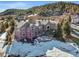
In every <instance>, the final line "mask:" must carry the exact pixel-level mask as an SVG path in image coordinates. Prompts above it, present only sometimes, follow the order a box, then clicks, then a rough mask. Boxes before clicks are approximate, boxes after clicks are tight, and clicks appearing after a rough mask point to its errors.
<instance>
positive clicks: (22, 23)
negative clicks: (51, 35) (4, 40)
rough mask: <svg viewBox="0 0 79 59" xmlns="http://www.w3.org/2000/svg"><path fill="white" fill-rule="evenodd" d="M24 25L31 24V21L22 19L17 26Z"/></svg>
mask: <svg viewBox="0 0 79 59" xmlns="http://www.w3.org/2000/svg"><path fill="white" fill-rule="evenodd" d="M23 25H27V26H28V25H29V22H26V21H20V22H19V23H18V24H17V28H21V27H22V26H23Z"/></svg>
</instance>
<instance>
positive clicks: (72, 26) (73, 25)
mask: <svg viewBox="0 0 79 59" xmlns="http://www.w3.org/2000/svg"><path fill="white" fill-rule="evenodd" d="M71 28H73V29H79V26H77V25H75V24H71Z"/></svg>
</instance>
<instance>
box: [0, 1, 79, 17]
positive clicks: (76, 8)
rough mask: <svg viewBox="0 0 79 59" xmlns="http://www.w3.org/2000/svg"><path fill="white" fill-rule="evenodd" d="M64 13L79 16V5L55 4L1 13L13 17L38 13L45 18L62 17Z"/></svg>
mask: <svg viewBox="0 0 79 59" xmlns="http://www.w3.org/2000/svg"><path fill="white" fill-rule="evenodd" d="M63 12H67V13H69V12H70V13H72V14H74V13H76V14H79V5H78V4H75V3H71V2H55V3H49V4H45V5H42V6H36V7H32V8H29V9H27V10H22V9H21V10H20V9H8V10H6V11H4V12H2V13H1V15H13V14H15V15H16V14H19V13H23V14H34V13H37V14H39V15H43V16H52V15H61V14H62V13H63Z"/></svg>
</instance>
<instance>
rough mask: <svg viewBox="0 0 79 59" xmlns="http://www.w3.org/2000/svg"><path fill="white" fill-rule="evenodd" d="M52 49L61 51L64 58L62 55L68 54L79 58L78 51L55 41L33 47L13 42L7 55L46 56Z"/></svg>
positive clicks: (67, 44) (73, 47) (28, 44)
mask: <svg viewBox="0 0 79 59" xmlns="http://www.w3.org/2000/svg"><path fill="white" fill-rule="evenodd" d="M54 47H56V48H57V49H60V50H61V51H63V56H65V55H64V54H69V55H71V56H79V53H76V52H77V51H79V50H78V49H77V48H76V47H75V46H73V45H71V44H69V43H64V42H60V41H57V40H51V41H46V42H40V43H36V44H35V45H32V44H30V43H21V42H17V41H14V42H13V43H12V46H11V48H10V49H9V51H8V54H9V55H20V56H21V57H35V56H46V55H47V51H48V50H53V49H54ZM54 52H55V51H54ZM56 53H57V52H56ZM61 54H62V53H61ZM61 54H60V55H59V56H60V57H62V55H61Z"/></svg>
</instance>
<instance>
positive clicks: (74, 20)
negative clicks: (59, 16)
mask: <svg viewBox="0 0 79 59" xmlns="http://www.w3.org/2000/svg"><path fill="white" fill-rule="evenodd" d="M71 19H72V21H71V23H74V24H79V15H72V17H71Z"/></svg>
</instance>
